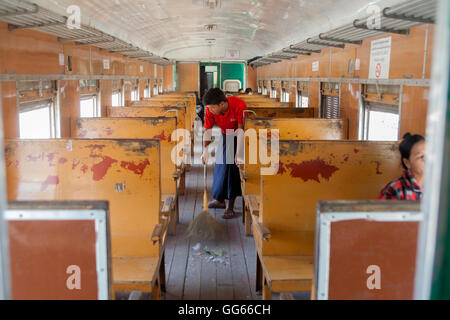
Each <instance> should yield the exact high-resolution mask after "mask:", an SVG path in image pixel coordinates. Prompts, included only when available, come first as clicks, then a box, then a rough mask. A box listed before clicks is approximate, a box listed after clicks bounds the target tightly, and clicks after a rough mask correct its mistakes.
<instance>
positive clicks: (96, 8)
mask: <svg viewBox="0 0 450 320" xmlns="http://www.w3.org/2000/svg"><path fill="white" fill-rule="evenodd" d="M32 2H33V3H36V4H38V5H40V6H42V7H43V8H45V9H48V10H50V11H53V12H55V13H58V14H61V15H65V16H67V15H68V14H67V8H68V7H69V6H71V5H77V6H79V7H80V9H81V19H82V20H81V22H82V23H83V24H86V25H89V26H92V27H94V28H97V29H99V30H101V31H103V32H105V33H108V34H111V35H113V36H116V37H118V38H120V39H122V40H125V41H128V42H130V43H132V44H134V45H136V46H139V47H140V48H142V49H145V50H148V51H150V52H153V53H155V54H157V55H159V56H163V57H167V58H169V59H174V60H183V61H186V60H203V61H207V60H229V59H227V58H226V51H227V50H238V51H239V58H240V59H241V60H248V59H250V58H253V57H255V56H262V55H265V54H268V53H271V52H274V51H276V50H279V49H280V48H282V47H286V46H288V45H290V44H294V43H297V42H300V41H303V40H305V39H306V38H308V37H311V36H315V35H317V34H319V33H321V32H327V31H330V30H331V29H334V28H337V27H340V26H342V25H344V24H347V23H351V22H353V20H354V19H356V18H364V17H367V16H369V15H370V14H371V12H370V11H368V7H369V6H371V5H378V6H379V7H380V8H381V9H383V8H385V7H388V6H392V5H395V4H398V3H401V2H405V0H34V1H32ZM208 5H210V6H215V8H209V7H208ZM207 25H214V26H212V29H213V30H207V28H206V27H205V26H207ZM211 39H213V40H211Z"/></svg>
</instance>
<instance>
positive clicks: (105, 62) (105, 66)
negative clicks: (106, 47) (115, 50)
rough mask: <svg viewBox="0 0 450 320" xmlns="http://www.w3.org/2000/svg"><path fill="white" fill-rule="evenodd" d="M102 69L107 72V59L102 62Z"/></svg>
mask: <svg viewBox="0 0 450 320" xmlns="http://www.w3.org/2000/svg"><path fill="white" fill-rule="evenodd" d="M103 69H105V70H109V60H108V59H105V60H103Z"/></svg>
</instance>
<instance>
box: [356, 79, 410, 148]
mask: <svg viewBox="0 0 450 320" xmlns="http://www.w3.org/2000/svg"><path fill="white" fill-rule="evenodd" d="M373 86H375V87H376V90H377V91H378V95H379V98H380V97H381V100H380V101H373V99H370V98H368V95H369V94H372V95H373V91H374V87H373ZM360 92H362V93H361V98H360V108H359V112H360V117H359V121H360V123H359V139H361V140H364V141H379V140H369V131H370V111H375V112H383V113H391V114H396V115H398V123H397V137H396V138H395V139H393V140H388V141H397V140H399V138H400V130H401V115H402V110H401V106H402V95H403V94H402V92H403V85H399V86H395V85H384V86H379V85H377V84H375V85H362V86H361V89H360ZM383 95H397V96H398V98H397V104H392V103H387V102H386V101H385V99H384V98H383ZM383 141H384V140H383Z"/></svg>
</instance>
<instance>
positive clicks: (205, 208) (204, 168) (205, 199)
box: [203, 165, 208, 212]
mask: <svg viewBox="0 0 450 320" xmlns="http://www.w3.org/2000/svg"><path fill="white" fill-rule="evenodd" d="M203 210H204V211H206V212H208V193H207V188H206V165H203Z"/></svg>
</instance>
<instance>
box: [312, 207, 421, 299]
mask: <svg viewBox="0 0 450 320" xmlns="http://www.w3.org/2000/svg"><path fill="white" fill-rule="evenodd" d="M317 207H318V208H317V228H316V234H317V237H316V239H317V242H316V245H315V248H316V249H315V263H314V265H315V276H314V286H315V289H316V290H315V292H316V294H317V296H316V299H320V300H324V299H327V300H398V299H401V300H411V299H413V298H414V275H415V270H416V252H417V239H418V233H419V223H420V221H421V220H422V213H421V212H420V203H419V201H380V200H375V201H320V202H319V203H318V206H317Z"/></svg>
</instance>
